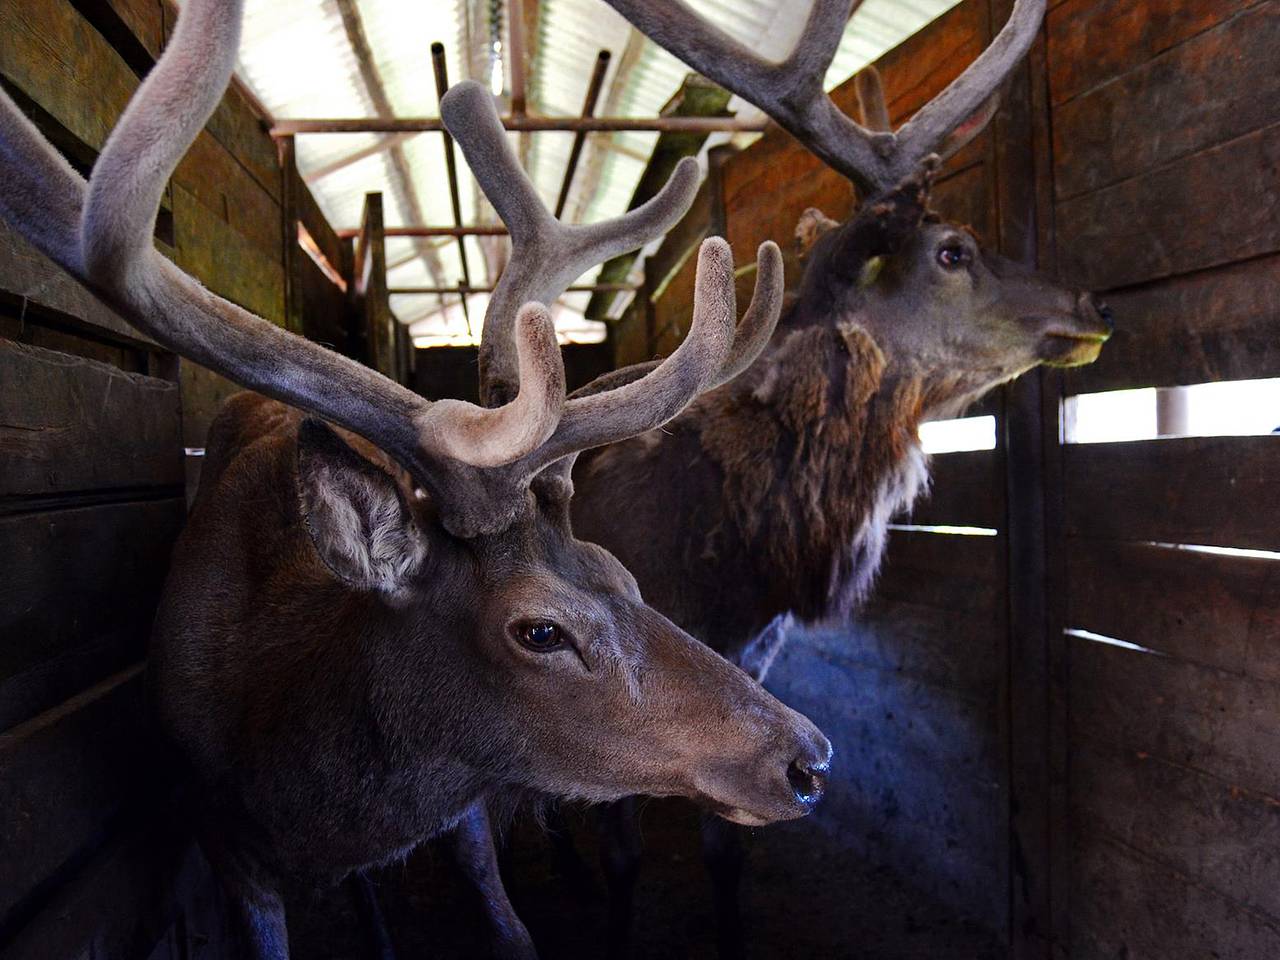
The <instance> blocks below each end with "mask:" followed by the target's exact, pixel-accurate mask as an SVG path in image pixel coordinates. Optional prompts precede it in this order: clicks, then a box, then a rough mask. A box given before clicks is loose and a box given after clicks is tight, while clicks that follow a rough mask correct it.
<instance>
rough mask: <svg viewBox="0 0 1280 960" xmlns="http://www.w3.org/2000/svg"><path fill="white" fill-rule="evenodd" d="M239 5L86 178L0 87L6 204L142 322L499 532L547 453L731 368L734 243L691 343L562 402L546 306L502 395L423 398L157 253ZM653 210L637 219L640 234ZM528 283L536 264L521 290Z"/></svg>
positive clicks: (518, 319) (517, 329)
mask: <svg viewBox="0 0 1280 960" xmlns="http://www.w3.org/2000/svg"><path fill="white" fill-rule="evenodd" d="M241 8H242V0H188V2H187V3H186V4H185V5H184V8H183V11H182V15H181V16H180V17H179V20H178V24H177V28H176V29H175V31H174V34H173V37H172V39H171V40H170V42H169V45H168V47H167V48H166V50H165V52H164V54H163V55H162V56H161V58H160V60H159V61H158V62H157V64H156V66H155V68H154V69H153V70H152V71H151V73H150V74H149V75H148V77H147V79H146V81H145V82H144V83H143V84H142V86H141V87H140V88H139V90H138V92H137V94H136V95H135V96H134V98H133V100H132V102H131V103H130V105H129V107H128V109H127V110H126V111H125V114H124V116H123V117H122V118H121V120H120V123H119V124H118V125H117V127H116V129H115V130H114V131H113V133H112V135H111V137H110V138H109V139H108V141H107V144H106V146H105V147H104V148H103V151H102V154H101V155H100V156H99V158H98V162H97V163H96V164H95V166H94V172H93V176H92V178H91V180H90V181H89V183H87V184H86V183H85V181H84V180H83V179H82V178H81V177H80V176H79V175H78V174H77V173H75V172H74V171H73V170H72V169H71V168H70V166H69V165H68V164H67V163H66V162H65V161H64V160H63V159H62V158H61V157H60V156H59V155H58V154H57V153H56V152H55V151H54V150H53V148H52V147H51V146H50V145H49V144H48V143H47V142H46V141H45V140H44V139H43V138H42V137H41V135H40V134H39V132H38V131H37V130H36V128H35V127H34V126H33V125H32V124H31V122H30V121H29V120H27V118H26V117H25V116H24V115H23V114H22V113H21V111H19V110H18V108H17V107H16V106H15V105H14V103H13V101H12V100H11V99H10V98H9V97H8V96H7V95H6V94H5V93H4V92H3V91H0V162H3V164H4V175H3V176H0V214H3V215H4V216H5V218H6V219H7V220H9V221H10V222H11V223H12V224H13V225H14V226H15V227H16V228H17V229H18V230H19V231H20V232H21V233H22V234H23V235H24V236H25V237H26V238H27V239H28V241H30V242H31V243H32V244H33V245H35V246H36V247H37V248H38V249H40V250H41V251H42V252H44V253H45V254H46V255H47V256H49V257H50V258H51V259H53V260H55V261H56V262H57V263H59V264H60V265H61V266H62V267H63V268H64V269H66V270H67V271H68V272H69V273H70V274H71V275H72V276H74V277H75V278H76V279H77V280H79V281H80V282H81V283H83V284H85V286H86V287H88V288H89V289H90V290H92V291H93V292H94V293H95V294H96V295H97V296H99V297H100V298H101V299H102V300H103V301H104V302H106V303H107V304H108V305H109V306H111V307H113V308H114V309H116V310H117V311H118V312H119V313H120V314H121V315H122V316H124V317H125V318H126V319H127V320H129V322H130V323H132V324H133V325H134V326H136V327H137V328H138V329H139V330H141V331H143V332H144V333H146V334H147V335H149V336H151V337H152V338H153V339H155V340H156V341H158V342H160V343H161V344H163V345H165V346H166V347H168V348H169V349H171V350H173V351H174V352H175V353H178V354H180V355H182V356H184V357H187V358H189V359H191V360H194V361H196V362H198V363H201V364H204V365H205V366H208V367H210V368H211V369H213V370H216V371H217V372H219V373H221V374H223V375H224V376H226V377H228V378H230V379H232V380H234V381H236V382H237V383H240V384H242V385H244V386H246V387H250V388H252V389H255V390H259V391H261V392H262V393H264V394H266V395H268V396H271V397H275V398H276V399H279V400H282V401H284V402H286V403H290V404H293V405H295V406H297V407H300V408H302V409H304V410H307V411H309V412H312V413H315V414H318V415H320V416H322V417H325V418H327V419H329V420H331V421H333V422H335V423H337V424H340V425H341V426H344V427H346V428H348V429H350V430H351V431H353V432H355V433H357V434H359V435H361V436H363V437H365V438H366V439H368V440H369V441H371V442H372V443H375V444H377V445H378V446H379V447H381V448H382V449H383V450H385V451H386V452H387V453H388V454H390V455H391V456H392V457H394V458H395V459H396V460H397V461H398V462H399V463H400V464H401V465H402V466H403V467H404V468H405V469H407V470H408V471H409V472H410V473H411V474H412V475H413V477H414V478H415V480H417V481H418V482H419V483H421V484H422V485H423V486H424V487H425V488H426V489H428V490H429V491H430V492H431V493H432V495H433V497H434V498H435V500H436V501H437V503H438V505H439V509H440V516H441V518H442V521H443V522H444V523H445V525H446V526H447V527H448V528H449V529H450V530H451V531H452V532H454V533H455V534H457V535H459V536H463V537H470V536H476V535H478V534H483V533H493V532H497V531H499V530H502V529H504V528H505V527H506V526H507V525H508V524H509V523H510V522H511V520H512V519H513V518H514V517H515V516H516V514H517V513H518V512H519V511H520V510H521V509H522V507H523V504H525V503H526V502H527V494H528V488H529V484H530V482H531V480H532V477H533V476H534V474H536V473H537V472H538V470H540V469H541V468H542V467H544V466H546V464H548V463H551V462H552V461H554V460H556V459H559V458H562V457H564V456H566V455H568V454H571V453H573V452H574V451H576V450H580V449H584V448H586V447H587V446H591V445H594V444H597V443H607V442H610V441H611V440H616V439H619V438H620V437H621V436H624V435H626V434H627V431H643V430H647V429H650V428H652V427H655V426H658V425H659V424H661V423H663V422H665V420H667V419H670V417H672V416H674V415H675V414H676V413H677V412H679V410H680V409H681V408H683V406H684V405H685V404H687V403H688V402H689V400H691V399H692V398H693V397H694V396H695V395H696V394H697V392H698V390H699V389H700V388H701V387H702V386H703V385H704V384H705V383H707V382H708V381H709V380H710V379H711V378H712V377H713V376H714V375H715V373H716V371H718V370H719V369H720V368H721V367H722V366H723V365H724V362H725V358H726V357H727V356H728V355H729V352H730V349H731V341H732V333H733V296H732V291H733V263H732V260H731V259H730V258H729V255H728V251H727V248H724V249H712V250H710V251H704V254H703V263H702V266H703V267H704V270H703V271H702V274H701V275H700V280H699V287H700V291H701V296H700V299H701V301H702V303H703V307H702V309H701V310H700V311H699V312H698V313H697V315H696V316H695V322H694V329H693V330H692V331H691V332H690V337H689V339H688V342H687V343H686V344H685V345H684V346H683V347H682V348H681V349H680V350H678V351H676V353H675V354H673V355H672V356H671V357H670V358H668V360H667V361H666V363H664V364H663V365H662V366H661V367H659V368H658V369H657V370H655V371H654V372H653V374H652V375H651V376H650V377H647V378H645V380H644V381H642V382H638V383H636V384H633V385H632V389H629V390H626V391H616V396H615V395H609V396H607V397H600V398H591V400H590V401H587V400H581V401H577V400H575V401H573V402H572V403H566V402H565V398H564V368H563V363H562V360H561V357H560V351H559V347H558V346H557V344H556V340H555V331H554V327H553V325H552V322H551V317H550V315H549V313H548V311H547V310H546V308H544V307H542V306H541V305H539V304H528V305H526V306H525V307H524V308H523V309H521V310H520V311H519V312H518V315H515V316H514V331H511V330H510V325H511V323H512V321H511V320H507V319H506V318H505V316H504V322H505V323H506V325H507V327H508V332H509V335H510V337H511V340H512V341H513V342H514V344H515V356H514V358H512V362H513V364H514V365H515V367H516V369H517V374H516V378H517V382H518V383H519V385H520V389H519V392H518V393H517V394H516V395H515V397H514V399H513V400H512V401H511V402H510V403H508V404H506V405H505V406H503V407H500V408H497V409H488V408H484V407H477V406H474V405H472V404H466V403H462V402H459V401H453V400H443V401H439V402H437V403H430V402H428V401H427V400H425V399H423V398H422V397H420V396H418V395H416V394H414V393H411V392H410V391H408V390H406V389H404V388H403V387H400V386H398V385H397V384H395V383H393V382H391V381H390V380H388V379H386V378H385V377H383V376H381V375H380V374H378V373H376V372H374V371H373V370H370V369H368V368H366V367H363V366H361V365H359V364H357V363H355V362H354V361H351V360H348V359H347V358H345V357H342V356H339V355H338V354H335V353H332V352H331V351H329V350H326V349H325V348H323V347H321V346H319V345H318V344H314V343H311V342H309V341H307V340H304V339H302V338H300V337H297V336H294V335H293V334H290V333H288V332H286V331H284V330H281V329H280V328H278V327H275V326H273V325H272V324H271V323H269V322H267V321H266V320H263V319H262V318H260V317H257V316H254V315H253V314H251V313H249V312H247V311H245V310H242V309H241V308H239V307H237V306H236V305H234V304H232V303H230V302H228V301H226V300H223V299H222V298H220V297H218V296H216V295H214V294H213V293H211V292H209V291H208V290H206V289H204V288H203V287H202V286H200V284H198V283H197V282H196V281H195V280H193V279H192V278H191V277H189V276H187V275H186V274H184V273H183V272H182V271H180V270H179V269H178V268H177V267H175V266H174V265H173V264H172V263H170V262H169V261H168V260H166V259H165V258H164V257H163V256H161V255H160V254H159V253H158V252H157V251H156V249H155V247H154V246H153V243H152V237H151V232H152V225H153V223H154V221H155V216H156V211H157V209H158V207H159V202H160V196H161V193H162V191H163V189H164V185H165V183H166V181H167V180H168V178H169V177H170V175H171V174H172V173H173V170H174V168H175V167H176V166H177V163H178V161H179V160H180V159H181V157H182V155H183V154H184V153H185V151H186V149H187V148H188V147H189V146H190V144H191V142H192V140H194V139H195V137H196V136H197V135H198V134H199V132H200V130H201V129H202V128H203V126H204V124H205V122H206V121H207V120H208V118H209V116H210V114H211V113H212V112H213V110H214V108H215V107H216V106H217V104H218V102H219V100H220V99H221V96H222V91H223V90H224V89H225V87H226V85H227V82H228V81H229V80H230V77H231V70H232V65H233V63H234V60H235V55H236V49H237V46H238V42H239V31H240V16H241ZM689 176H690V174H689V173H686V174H685V175H684V180H685V181H687V180H688V179H689ZM688 186H690V185H688V184H686V185H685V189H687V188H688ZM672 193H674V191H668V193H667V195H668V196H671V195H672ZM640 213H642V212H641V211H637V214H640ZM664 215H669V214H664ZM651 216H652V214H646V215H642V216H635V217H633V218H632V220H631V222H632V223H633V224H637V230H639V229H640V228H641V226H640V225H643V224H646V223H648V222H649V220H648V217H651ZM643 229H649V228H648V227H643ZM585 236H587V240H585V241H583V242H581V243H580V246H581V247H582V248H583V250H584V251H585V250H590V251H591V255H592V256H596V255H597V251H600V250H604V251H605V252H603V253H600V254H599V255H600V256H601V257H603V256H606V255H608V251H609V250H611V249H612V247H611V246H610V243H611V242H612V241H608V240H607V239H592V237H594V235H593V234H587V235H585ZM579 255H580V256H584V255H585V253H583V254H579ZM557 276H558V274H557ZM531 282H532V281H531V280H529V279H528V277H527V276H526V277H525V279H524V280H523V281H522V284H521V287H522V288H527V287H528V286H529V285H531ZM508 302H509V301H508ZM624 407H625V409H623V408H624Z"/></svg>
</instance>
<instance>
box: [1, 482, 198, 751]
mask: <svg viewBox="0 0 1280 960" xmlns="http://www.w3.org/2000/svg"><path fill="white" fill-rule="evenodd" d="M185 507H186V505H185V502H184V500H183V498H182V497H181V496H177V497H170V498H167V499H163V500H152V501H143V502H133V503H128V502H126V503H108V504H102V505H98V506H92V507H80V508H76V509H70V510H55V511H46V512H41V513H35V514H23V515H18V516H9V517H0V556H3V557H5V559H6V574H5V577H4V578H3V579H2V580H0V730H5V729H8V728H9V727H11V726H13V725H15V724H17V723H21V722H22V721H24V720H27V719H29V718H30V717H32V716H34V715H35V714H37V713H39V712H40V711H42V710H47V709H50V708H52V707H54V706H55V705H57V704H58V703H60V702H61V701H63V700H65V699H66V698H67V697H70V696H71V695H72V694H74V693H76V692H77V691H79V690H83V689H85V688H86V687H88V686H89V685H90V684H92V683H93V682H94V681H96V680H98V679H99V678H101V677H103V676H105V675H107V674H108V673H112V672H114V671H116V670H120V669H122V668H124V667H125V666H126V665H128V664H130V663H135V662H137V661H138V660H141V659H142V658H143V657H144V656H145V655H146V649H147V637H148V635H149V634H150V632H151V619H152V616H153V615H154V612H155V607H156V603H157V602H158V600H159V597H160V591H161V588H162V587H163V585H164V580H165V575H166V573H167V571H168V569H169V555H170V553H171V551H172V549H173V544H174V541H175V540H176V539H177V536H178V532H179V531H180V530H181V529H182V523H183V520H184V519H185V517H186V509H185Z"/></svg>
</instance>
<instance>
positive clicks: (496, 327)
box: [440, 81, 782, 496]
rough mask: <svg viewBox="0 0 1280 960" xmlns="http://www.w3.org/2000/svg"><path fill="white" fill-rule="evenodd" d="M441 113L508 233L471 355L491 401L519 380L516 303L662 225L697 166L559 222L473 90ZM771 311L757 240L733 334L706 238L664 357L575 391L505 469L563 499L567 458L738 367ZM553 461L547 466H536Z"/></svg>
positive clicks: (725, 265) (720, 258)
mask: <svg viewBox="0 0 1280 960" xmlns="http://www.w3.org/2000/svg"><path fill="white" fill-rule="evenodd" d="M440 113H441V116H442V117H443V119H444V123H445V126H446V127H447V128H448V130H449V133H450V134H451V135H452V136H453V138H454V140H455V141H457V143H458V145H459V146H460V147H461V148H462V152H463V154H464V155H465V156H466V158H467V162H468V165H469V166H470V167H471V170H472V173H473V174H474V175H475V177H476V179H477V181H479V183H480V186H481V188H482V189H483V190H484V192H485V195H486V196H487V197H488V198H489V201H490V202H491V203H492V204H493V206H494V208H495V209H496V210H497V212H498V215H499V216H500V217H501V218H502V220H503V222H504V223H505V224H506V226H507V230H508V232H509V233H510V235H511V243H512V252H511V257H510V260H509V261H508V263H507V267H506V269H505V270H504V271H503V273H502V276H501V278H500V279H499V281H498V284H497V287H496V289H495V290H494V293H493V295H492V298H491V299H490V301H489V309H488V310H487V311H486V313H485V321H484V333H483V335H482V340H481V348H480V374H481V391H482V395H483V396H484V397H485V399H487V400H488V401H489V402H500V401H501V400H502V399H503V398H504V397H506V396H509V395H510V394H511V393H512V392H513V391H514V390H515V388H516V386H517V385H518V384H519V383H520V381H519V380H518V379H517V376H516V373H517V371H516V370H515V369H514V366H513V363H512V357H511V344H512V331H511V326H510V324H511V321H510V318H511V316H512V315H513V309H514V307H515V305H517V304H519V303H524V302H527V301H531V300H532V301H540V302H544V303H551V302H553V301H555V300H556V299H557V298H558V297H559V296H560V295H561V294H562V293H563V292H564V290H565V288H566V287H568V285H569V284H570V283H572V282H573V280H574V279H575V278H577V277H578V276H580V275H581V274H582V273H583V272H584V271H586V270H587V269H589V268H590V267H591V266H593V265H594V264H597V263H601V262H603V261H604V260H607V259H609V258H611V257H614V256H616V255H618V254H619V253H623V252H626V251H628V250H634V249H635V248H637V247H639V246H643V245H644V244H645V243H647V242H648V241H649V240H651V239H654V238H655V237H658V236H660V235H662V234H663V233H665V232H666V231H667V230H669V229H670V228H671V227H672V226H673V225H674V224H675V223H676V221H677V220H679V219H680V217H682V216H683V215H684V213H685V211H686V210H687V209H688V208H689V204H690V203H692V202H693V197H694V194H695V192H696V190H697V185H698V179H699V176H698V167H697V163H696V162H695V161H694V160H692V159H691V158H686V159H685V160H682V161H681V162H680V163H679V164H678V165H677V166H676V170H675V172H674V173H673V174H672V176H671V179H670V180H668V181H667V184H666V186H664V187H663V188H662V190H661V191H659V193H658V194H657V196H655V197H653V198H652V199H651V200H649V201H648V202H647V203H645V204H644V205H643V206H640V207H638V208H637V209H635V210H632V211H631V212H629V213H627V214H625V215H623V216H621V217H617V218H615V219H612V220H606V221H603V222H601V223H594V224H590V225H583V226H579V225H568V224H564V223H561V222H560V221H559V220H557V219H556V218H555V217H554V216H553V215H552V214H551V212H550V211H549V210H548V209H547V208H546V206H545V205H544V204H543V203H542V201H541V200H540V199H539V197H538V195H537V191H536V190H535V188H534V186H533V184H532V183H531V182H530V181H529V178H528V176H527V175H526V174H525V172H524V170H523V169H522V168H521V166H520V163H519V161H518V160H517V159H516V156H515V153H514V152H513V151H512V149H511V146H510V144H509V142H508V140H507V136H506V132H505V130H504V129H503V127H502V121H501V120H500V119H499V118H498V114H497V110H496V109H495V107H494V104H493V98H492V97H491V96H490V94H489V92H488V91H487V90H485V88H484V87H483V86H481V85H480V84H478V83H475V82H472V81H468V82H465V83H460V84H458V85H457V86H455V87H454V88H452V89H451V90H450V91H449V92H448V93H447V94H446V95H445V97H444V98H443V99H442V101H441V103H440ZM781 309H782V254H781V252H780V251H779V250H778V248H777V246H776V245H775V244H773V243H765V244H763V245H762V246H761V247H760V252H759V261H758V266H757V275H756V288H755V293H754V295H753V297H752V301H751V306H750V307H749V308H748V309H747V312H746V314H745V315H744V317H743V320H742V323H741V324H740V325H739V327H738V329H737V331H736V332H735V330H734V328H733V321H734V317H735V316H736V313H737V312H736V304H735V296H734V281H733V257H732V254H731V253H730V251H729V246H728V244H726V243H725V242H724V241H723V240H720V239H718V238H713V239H710V240H707V241H705V242H704V243H703V244H702V247H701V249H700V250H699V254H698V266H697V276H696V279H695V290H694V307H693V323H692V326H691V327H690V330H689V335H688V336H687V337H686V338H685V340H684V342H683V343H682V344H681V345H680V347H679V348H678V349H677V350H676V351H675V352H674V353H673V354H672V355H671V356H670V357H668V358H667V359H665V360H663V361H654V362H652V363H645V364H638V365H636V366H634V367H628V368H626V370H622V371H616V372H615V373H613V374H606V375H605V377H603V378H600V379H598V380H597V381H595V382H594V383H593V384H591V385H590V387H589V388H586V389H583V390H580V391H578V392H577V393H575V394H574V396H573V397H572V398H571V399H570V400H569V401H568V403H567V404H566V405H565V410H564V415H563V417H562V418H561V421H560V425H559V426H558V428H557V429H556V431H555V434H554V435H553V436H552V438H551V439H550V440H549V441H548V442H547V443H546V444H544V445H543V446H542V447H540V448H539V449H538V450H536V451H534V452H533V453H531V454H529V455H528V456H526V457H523V458H521V459H520V460H519V461H517V462H516V463H514V464H513V465H512V469H513V470H523V471H526V472H528V473H529V474H536V473H538V472H540V471H542V472H543V480H544V481H545V483H544V484H543V486H542V489H544V490H547V491H550V492H553V493H555V494H556V495H559V496H567V495H568V494H569V493H570V492H571V491H572V487H571V486H570V485H569V484H568V475H569V472H570V471H571V469H572V466H573V460H574V455H575V454H577V453H578V452H579V451H581V450H585V449H587V448H589V447H595V446H602V445H604V444H606V443H612V442H614V441H616V440H622V439H625V438H627V437H631V436H635V435H636V434H638V433H644V432H645V431H647V430H651V429H653V428H654V427H657V426H661V425H662V424H663V423H666V422H667V421H668V420H670V419H671V418H673V417H675V416H676V415H677V414H678V413H680V411H681V410H683V409H684V408H685V407H686V406H687V405H688V404H689V403H690V402H691V401H692V400H693V399H694V397H696V396H697V395H698V394H699V393H703V392H705V391H707V390H710V389H712V388H713V387H716V386H719V385H720V384H721V383H724V382H725V381H726V380H728V379H731V378H732V377H734V376H736V375H737V374H738V373H740V372H741V371H742V370H744V369H746V367H747V366H749V365H750V364H751V362H752V361H753V360H754V359H755V358H756V356H758V355H759V353H760V351H761V350H763V349H764V346H765V344H767V343H768V342H769V337H770V336H771V335H772V334H773V329H774V327H775V325H776V324H777V322H778V316H779V314H780V313H781ZM556 461H560V462H559V463H558V464H557V466H556V468H555V469H554V470H546V469H544V468H546V467H547V466H548V465H550V464H553V463H556ZM558 483H559V484H561V486H560V488H559V489H558V490H557V489H555V487H556V484H558Z"/></svg>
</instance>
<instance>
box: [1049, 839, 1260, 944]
mask: <svg viewBox="0 0 1280 960" xmlns="http://www.w3.org/2000/svg"><path fill="white" fill-rule="evenodd" d="M1075 846H1076V851H1075V856H1074V858H1073V869H1072V893H1071V902H1072V905H1073V910H1072V916H1071V945H1070V950H1071V957H1072V960H1115V958H1117V957H1127V958H1129V960H1202V958H1207V957H1211V958H1214V960H1261V958H1263V957H1275V956H1280V925H1277V924H1276V923H1275V922H1274V921H1272V920H1270V919H1268V918H1266V917H1264V916H1261V915H1259V914H1257V913H1254V912H1252V911H1250V910H1248V909H1247V908H1245V907H1243V906H1241V905H1240V904H1239V903H1237V902H1236V901H1235V899H1234V897H1224V896H1221V895H1219V894H1216V893H1214V892H1213V891H1211V890H1208V889H1206V888H1205V887H1203V886H1201V885H1199V884H1197V883H1195V882H1194V881H1192V880H1191V879H1190V878H1188V877H1187V876H1185V875H1184V874H1181V873H1179V872H1178V871H1176V870H1172V869H1170V868H1169V867H1166V866H1162V865H1160V864H1158V863H1155V862H1153V861H1152V860H1150V859H1148V858H1146V857H1143V856H1142V855H1141V854H1138V853H1136V852H1134V851H1132V850H1130V849H1129V848H1127V847H1125V846H1124V845H1122V844H1121V843H1120V842H1119V841H1117V840H1115V839H1113V838H1108V837H1100V836H1096V835H1093V836H1091V835H1084V836H1079V837H1077V841H1076V845H1075Z"/></svg>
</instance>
